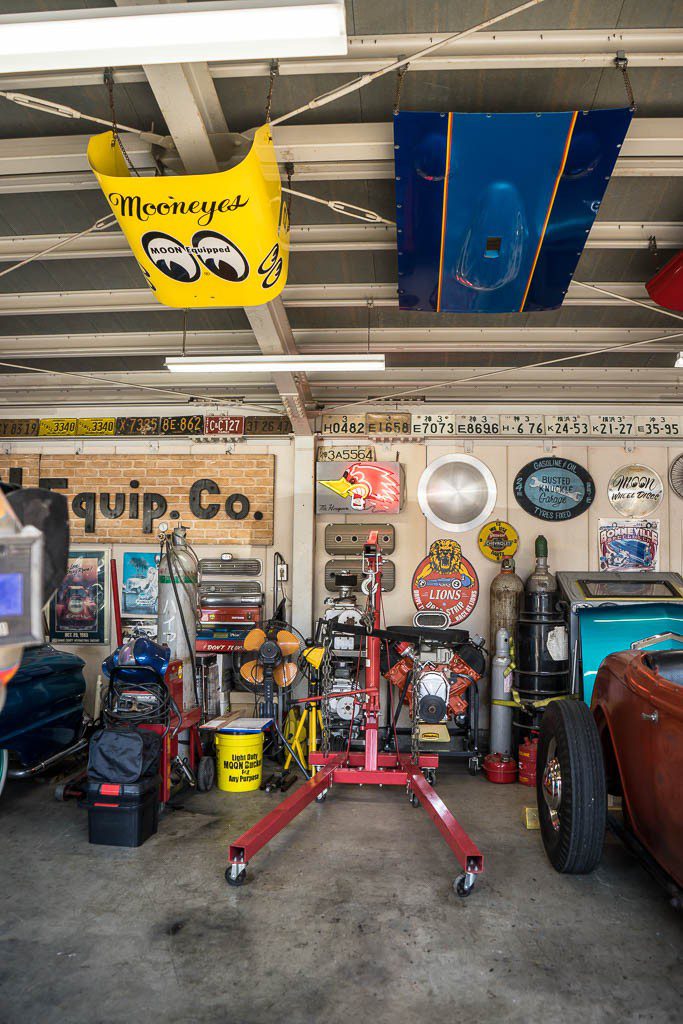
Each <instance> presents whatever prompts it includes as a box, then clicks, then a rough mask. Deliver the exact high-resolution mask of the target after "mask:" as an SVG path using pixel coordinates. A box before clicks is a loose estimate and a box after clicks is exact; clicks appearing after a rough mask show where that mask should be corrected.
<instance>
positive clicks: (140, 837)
mask: <svg viewBox="0 0 683 1024" xmlns="http://www.w3.org/2000/svg"><path fill="white" fill-rule="evenodd" d="M160 782H161V779H160V777H159V776H158V775H154V776H152V777H151V778H147V779H143V780H142V782H130V783H116V782H95V781H92V780H88V782H87V783H86V788H85V798H84V799H83V800H82V801H81V806H82V807H87V809H88V841H89V842H91V843H94V844H96V845H98V846H142V844H143V843H144V842H145V840H147V839H149V837H150V836H153V835H154V834H155V832H156V830H157V826H158V823H159V784H160Z"/></svg>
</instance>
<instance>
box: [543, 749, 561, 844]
mask: <svg viewBox="0 0 683 1024" xmlns="http://www.w3.org/2000/svg"><path fill="white" fill-rule="evenodd" d="M542 789H543V799H544V800H545V802H546V806H547V808H548V813H549V815H550V823H551V825H552V826H553V828H554V829H555V831H556V832H558V831H559V828H560V807H561V804H562V769H561V767H560V761H559V758H558V756H557V744H556V742H555V740H554V739H552V740H551V741H550V743H549V744H548V753H547V755H546V759H545V768H544V769H543V780H542Z"/></svg>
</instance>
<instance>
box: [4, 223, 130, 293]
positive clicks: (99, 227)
mask: <svg viewBox="0 0 683 1024" xmlns="http://www.w3.org/2000/svg"><path fill="white" fill-rule="evenodd" d="M115 223H116V217H115V216H114V214H113V213H112V214H109V216H108V217H101V218H100V219H99V220H96V221H95V223H94V224H91V226H90V227H89V228H86V229H85V231H79V232H78V234H76V235H66V236H65V237H64V238H60V240H59V241H58V242H55V243H54V245H49V246H48V247H47V249H41V251H40V252H36V253H34V254H33V256H27V257H26V259H25V260H21V262H19V263H13V264H12V266H11V267H5V269H4V270H0V277H4V276H5V274H11V273H12V271H13V270H19V268H20V267H25V266H26V264H27V263H33V262H34V261H35V260H40V259H42V258H43V256H47V255H48V253H51V252H54V251H55V249H61V247H62V246H63V245H68V243H69V242H75V241H76V239H77V238H83V236H84V235H89V234H90V233H91V232H93V231H104V230H105V228H110V227H112V225H113V224H115Z"/></svg>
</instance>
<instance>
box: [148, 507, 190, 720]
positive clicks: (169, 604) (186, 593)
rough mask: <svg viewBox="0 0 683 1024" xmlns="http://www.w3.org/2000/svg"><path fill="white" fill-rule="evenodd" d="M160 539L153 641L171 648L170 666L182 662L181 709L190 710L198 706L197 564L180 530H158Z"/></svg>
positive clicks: (178, 527)
mask: <svg viewBox="0 0 683 1024" xmlns="http://www.w3.org/2000/svg"><path fill="white" fill-rule="evenodd" d="M162 525H165V524H162ZM160 538H161V559H160V561H159V597H158V612H157V639H158V641H159V643H160V644H168V646H169V647H170V648H171V657H170V660H171V661H172V662H173V661H181V662H182V678H183V707H184V708H191V707H193V706H195V705H196V704H198V703H199V699H198V687H197V681H196V668H195V639H196V635H197V607H198V605H197V593H198V567H199V563H198V560H197V556H196V555H195V553H194V551H193V550H192V548H191V547H189V545H188V543H187V531H186V530H185V528H184V527H183V526H176V527H175V528H174V529H173V530H172V531H170V532H169V531H168V528H167V529H165V530H163V529H162V530H161V531H160Z"/></svg>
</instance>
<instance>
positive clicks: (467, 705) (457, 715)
mask: <svg viewBox="0 0 683 1024" xmlns="http://www.w3.org/2000/svg"><path fill="white" fill-rule="evenodd" d="M388 632H390V633H393V632H396V634H397V635H398V634H399V633H403V635H404V636H406V634H410V637H409V638H408V636H406V639H401V640H398V639H397V640H396V641H395V642H394V644H393V648H394V652H395V654H396V655H398V660H397V661H395V662H394V663H393V664H392V665H391V666H390V667H388V668H387V670H386V671H385V673H384V676H385V678H386V679H387V681H388V682H389V683H390V684H391V685H392V686H395V687H396V688H397V689H398V691H399V693H400V698H399V701H398V707H397V709H396V713H395V716H394V725H396V723H397V722H398V716H399V713H400V710H401V706H402V704H404V705H407V707H408V711H409V714H410V718H411V723H412V732H413V737H414V743H415V744H417V745H418V746H421V747H424V748H427V749H428V748H429V746H430V744H431V743H435V744H449V745H450V746H451V747H452V748H453V749H452V751H451V752H452V753H454V754H460V755H461V756H462V757H464V758H465V759H467V760H468V762H469V767H470V770H471V771H477V770H478V769H479V740H478V719H479V702H478V690H477V681H478V680H479V679H480V678H481V676H482V675H483V673H484V670H485V667H486V658H485V655H484V651H483V646H484V641H483V639H482V637H479V636H476V635H474V636H472V637H470V635H469V633H467V631H466V630H439V629H428V628H420V627H415V626H414V627H400V626H396V627H390V628H389V630H388ZM468 690H469V691H470V693H468V698H469V699H466V697H465V693H466V691H468ZM458 737H459V738H460V740H461V742H460V744H459V749H458V747H456V746H455V744H454V740H455V739H457V738H458Z"/></svg>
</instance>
